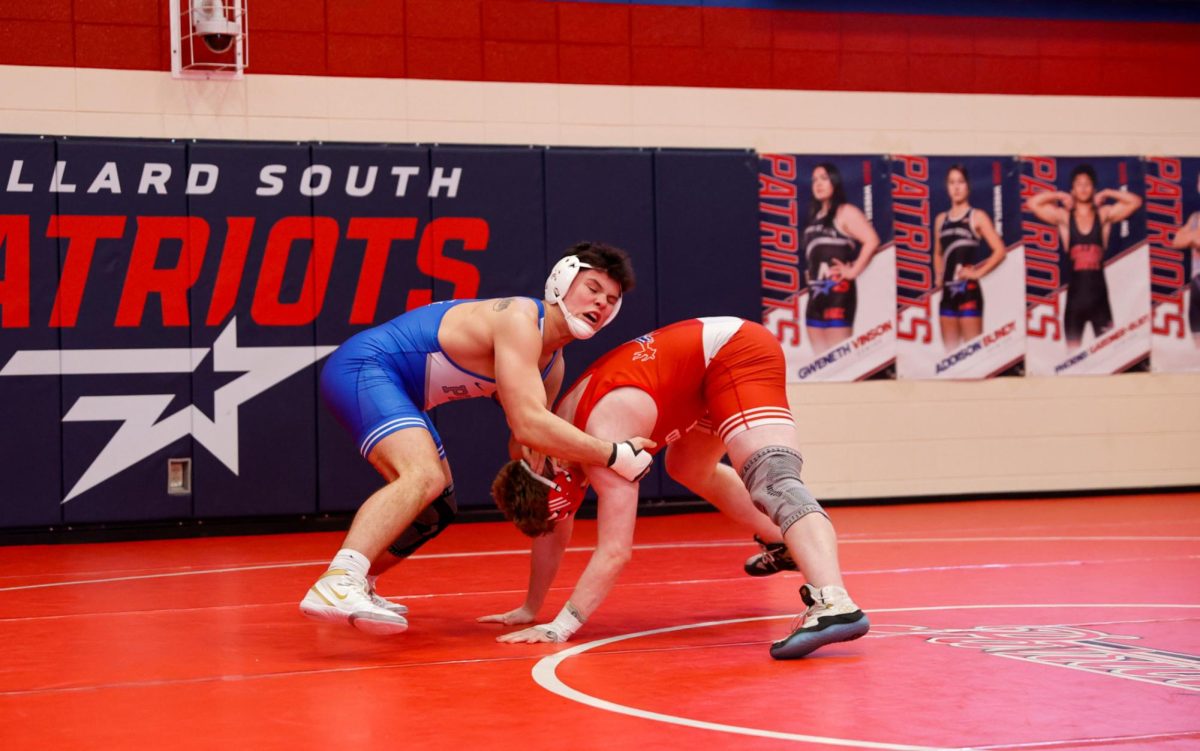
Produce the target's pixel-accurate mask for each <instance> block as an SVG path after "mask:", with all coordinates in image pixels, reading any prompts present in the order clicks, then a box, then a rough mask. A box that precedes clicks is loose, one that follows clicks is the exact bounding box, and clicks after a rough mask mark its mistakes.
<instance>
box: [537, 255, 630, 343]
mask: <svg viewBox="0 0 1200 751" xmlns="http://www.w3.org/2000/svg"><path fill="white" fill-rule="evenodd" d="M594 268H596V267H595V266H591V265H589V264H586V263H584V262H583V261H581V260H579V256H563V257H562V258H560V259H559V260H558V263H556V264H554V268H552V269H550V276H548V277H546V302H548V303H551V304H552V305H558V307H559V310H561V311H562V314H563V317H564V318H565V319H566V320H567V328H568V329H570V331H571V334H572V335H573V336H574V337H575V338H576V339H590V338H592V336H594V335H595V333H596V332H597V331H599V330H600V329H594V328H592V325H591V324H590V323H588V322H587V320H585V319H583V318H580V317H578V316H576V315H575V314H574V313H572V312H571V311H569V310H567V306H566V304H565V303H564V302H563V298H565V297H566V296H567V290H569V289H571V282H573V281H575V277H577V276H579V270H580V269H594ZM623 299H625V295H624V294H621V295H619V296H618V297H617V303H616V305H613V311H612V315H610V316H609V317H608V320H607V321H605V322H604V323H603V324H601V325H600V328H601V329H602V328H604V327H605V326H607V325H608V324H610V323H612V320H613V319H614V318H616V317H617V313H619V312H621V301H622V300H623Z"/></svg>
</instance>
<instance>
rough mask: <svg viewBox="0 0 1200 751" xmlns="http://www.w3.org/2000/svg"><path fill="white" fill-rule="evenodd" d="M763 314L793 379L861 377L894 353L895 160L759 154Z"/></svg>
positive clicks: (878, 369) (890, 361) (886, 364)
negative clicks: (891, 169)
mask: <svg viewBox="0 0 1200 751" xmlns="http://www.w3.org/2000/svg"><path fill="white" fill-rule="evenodd" d="M759 165H760V166H759V176H758V177H759V181H758V186H759V203H758V207H759V209H758V210H759V237H760V241H759V246H760V252H761V266H762V290H763V298H762V302H763V324H764V325H765V326H766V327H767V328H768V329H770V330H771V331H772V332H773V333H774V334H775V336H776V337H777V338H778V339H779V342H780V344H782V345H783V350H784V353H785V355H786V357H787V365H788V380H789V381H793V382H797V381H854V380H861V379H864V378H868V377H870V376H871V375H874V374H876V373H879V372H881V371H884V370H885V369H886V368H888V367H889V366H890V365H892V364H893V363H894V362H895V358H896V324H895V316H896V256H895V249H894V248H893V247H892V210H891V201H890V196H889V193H890V189H889V185H888V174H887V161H886V160H885V159H884V158H883V157H877V156H861V155H860V156H798V155H795V154H764V155H763V156H762V158H761V159H760V160H759Z"/></svg>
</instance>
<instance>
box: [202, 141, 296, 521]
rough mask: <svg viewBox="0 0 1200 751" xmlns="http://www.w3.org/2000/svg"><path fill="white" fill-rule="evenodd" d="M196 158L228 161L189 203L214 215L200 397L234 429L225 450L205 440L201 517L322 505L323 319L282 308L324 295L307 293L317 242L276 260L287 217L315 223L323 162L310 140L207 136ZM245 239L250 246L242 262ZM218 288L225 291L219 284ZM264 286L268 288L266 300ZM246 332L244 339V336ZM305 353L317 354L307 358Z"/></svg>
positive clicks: (224, 437)
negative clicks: (276, 179)
mask: <svg viewBox="0 0 1200 751" xmlns="http://www.w3.org/2000/svg"><path fill="white" fill-rule="evenodd" d="M188 157H189V162H190V163H191V164H192V165H195V164H211V165H215V166H216V167H217V168H218V169H219V170H220V173H219V174H220V178H219V180H220V182H219V187H218V188H217V190H215V191H213V192H211V193H209V194H205V195H193V196H190V201H189V210H190V213H191V215H192V216H193V217H199V218H201V219H203V220H205V221H206V222H207V223H208V226H209V228H210V232H211V234H210V238H209V243H208V247H209V252H208V254H207V256H206V258H205V263H204V266H203V269H202V271H201V274H200V279H199V281H198V282H197V283H196V286H195V288H194V289H195V291H196V294H194V295H193V317H192V346H193V347H203V348H209V349H210V350H215V351H212V352H210V355H209V357H208V358H206V359H205V361H204V363H202V365H201V367H200V368H198V369H197V371H196V379H195V380H196V398H197V401H198V402H200V401H202V402H203V406H202V405H200V404H198V406H199V407H200V408H201V410H202V411H205V412H206V414H207V415H208V416H209V417H213V416H214V415H215V418H216V420H215V423H216V424H218V425H220V426H221V428H222V429H221V430H220V431H219V432H220V435H219V439H218V441H217V448H218V450H219V452H220V456H218V454H217V453H214V452H213V451H212V450H206V449H205V448H202V447H197V450H196V454H195V462H194V468H193V469H194V476H193V494H194V496H195V513H196V516H198V517H202V518H211V517H227V516H255V515H268V514H296V513H308V512H313V511H315V510H316V493H317V491H316V487H317V471H316V464H317V462H316V410H317V404H316V368H315V366H314V364H313V360H314V359H315V352H316V350H315V348H314V340H313V324H312V322H311V320H308V321H306V320H305V318H307V317H308V316H306V315H299V314H296V313H288V314H280V313H279V311H280V310H281V309H283V307H284V306H287V307H286V309H287V310H289V311H300V312H301V313H303V312H304V308H305V306H306V305H307V306H312V305H314V304H315V303H316V301H315V300H314V299H312V298H313V296H315V288H316V285H312V286H311V287H310V290H309V292H308V293H307V295H308V297H307V298H306V299H301V293H302V284H303V281H304V278H305V275H306V272H307V270H308V269H307V266H308V263H309V261H310V258H312V257H313V251H314V246H315V243H313V242H310V241H306V240H299V239H298V240H296V241H295V242H291V243H288V242H286V241H284V242H280V243H278V244H277V245H276V246H275V248H276V253H275V254H274V255H272V256H271V257H272V258H274V259H277V260H278V262H272V263H271V264H270V265H269V266H265V261H266V260H267V256H268V254H267V250H268V242H269V238H270V236H271V234H272V232H273V231H279V232H280V235H279V237H280V239H285V238H286V235H285V233H284V232H283V231H282V228H286V227H292V228H298V231H299V232H298V234H300V235H303V234H305V233H314V228H315V226H316V225H315V223H314V221H313V218H312V199H311V198H309V197H308V196H306V195H303V194H302V193H301V191H300V184H301V175H302V174H303V172H304V170H305V169H306V168H307V167H308V166H309V164H310V163H311V155H310V149H309V146H308V144H236V143H221V142H200V143H193V144H190V145H189V149H188ZM268 165H277V166H278V167H282V168H283V169H284V170H285V171H284V172H282V174H281V175H280V179H281V180H282V186H281V189H280V191H279V193H278V194H277V195H259V191H260V190H271V189H272V182H271V181H270V180H265V181H264V180H263V179H262V175H261V173H262V170H263V168H264V167H267V166H268ZM244 217H251V218H253V220H254V221H253V228H252V231H251V232H250V233H249V237H248V245H247V244H245V243H244V242H240V241H239V238H244V237H245V236H246V233H245V232H242V231H240V230H238V229H237V227H238V224H237V223H238V222H241V221H242V219H241V218H244ZM281 222H282V224H281ZM227 239H228V240H231V242H229V243H228V245H227V243H226V241H227ZM239 248H245V255H244V265H242V266H241V267H240V268H239V264H238V263H237V262H236V258H237V257H238V253H237V251H238V249H239ZM226 256H228V258H226ZM223 260H224V261H226V264H225V266H224V270H222V264H221V262H222V261H223ZM316 265H317V266H319V265H320V264H319V263H318V264H316ZM264 270H267V271H268V273H264ZM272 270H273V271H272ZM260 286H261V287H262V291H261V293H260V292H259V287H260ZM216 289H220V293H219V294H214V290H216ZM256 295H259V296H260V297H261V302H260V306H259V307H257V308H256V306H255V299H256ZM309 311H311V307H310V308H309ZM235 336H236V348H235V347H233V346H232V345H233V337H235ZM222 355H224V356H222ZM226 357H227V358H228V361H226V359H225V358H226ZM304 358H307V364H303V365H300V364H298V363H300V362H303V361H304ZM214 361H216V364H215V365H214ZM275 366H278V369H276V368H275ZM219 395H220V396H219ZM226 398H227V401H226V400H225V399H226ZM230 427H232V428H233V429H232V430H230ZM231 464H232V465H233V466H231Z"/></svg>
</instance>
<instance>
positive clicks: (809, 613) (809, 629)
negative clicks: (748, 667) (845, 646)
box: [771, 584, 871, 660]
mask: <svg viewBox="0 0 1200 751" xmlns="http://www.w3.org/2000/svg"><path fill="white" fill-rule="evenodd" d="M800 598H801V599H802V600H804V604H805V605H806V606H807V610H805V611H804V613H803V614H802V615H800V616H797V618H796V622H795V623H793V624H792V628H793V629H794V630H793V631H792V633H791V634H789V635H788V636H787V637H786V638H784V639H780V640H779V641H777V642H775V643H774V644H772V645H771V656H772V657H774V658H775V659H776V660H794V659H796V658H798V657H803V656H805V655H806V654H808V653H809V652H812V651H813V650H815V649H818V648H820V647H823V646H825V645H826V644H835V643H837V642H843V641H853V640H854V639H857V638H859V637H860V636H863V635H865V634H866V633H867V632H868V631H870V630H871V622H870V621H869V620H868V619H867V616H866V615H865V614H864V613H863V611H862V610H860V609H859V607H858V606H857V605H855V604H854V600H851V599H850V595H849V594H848V593H847V592H846V590H845V589H842V588H841V587H834V586H828V587H821V588H820V589H817V588H816V587H814V586H813V585H811V584H805V585H803V586H802V587H800ZM797 625H798V626H799V627H797Z"/></svg>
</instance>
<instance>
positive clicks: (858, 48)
mask: <svg viewBox="0 0 1200 751" xmlns="http://www.w3.org/2000/svg"><path fill="white" fill-rule="evenodd" d="M166 8H167V3H166V0H42V1H41V2H38V3H31V2H28V1H27V0H0V37H2V38H3V39H4V40H5V44H4V45H2V46H0V64H7V65H48V66H72V65H73V66H76V67H83V68H136V69H149V70H163V69H166V68H167V67H168V65H169V60H168V53H167V50H166V38H167V17H166V13H167V10H166ZM250 21H251V25H250V59H251V69H250V70H251V72H255V73H287V74H301V75H332V76H369V77H385V78H386V77H403V76H408V77H412V78H443V79H454V80H493V81H525V82H540V83H542V82H544V83H605V84H630V83H633V84H661V85H676V86H724V87H739V88H745V87H750V88H768V89H769V88H775V89H792V88H803V89H824V90H877V91H925V92H954V93H985V94H988V93H990V94H995V93H1003V94H1060V95H1061V94H1076V95H1097V96H1105V95H1123V96H1173V97H1195V96H1200V76H1195V75H1193V74H1192V73H1191V72H1192V71H1194V69H1195V61H1196V60H1200V28H1198V27H1197V26H1196V25H1194V24H1172V23H1130V22H1119V23H1118V22H1106V21H1053V20H1024V19H1016V18H1001V19H981V18H947V17H943V16H909V15H878V14H854V13H815V12H807V11H783V10H775V11H768V10H748V9H742V8H719V7H699V6H689V7H679V6H659V5H625V4H608V3H577V2H564V3H556V2H550V1H549V0H354V2H352V3H346V2H340V1H337V0H254V2H253V3H252V7H251V15H250Z"/></svg>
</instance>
